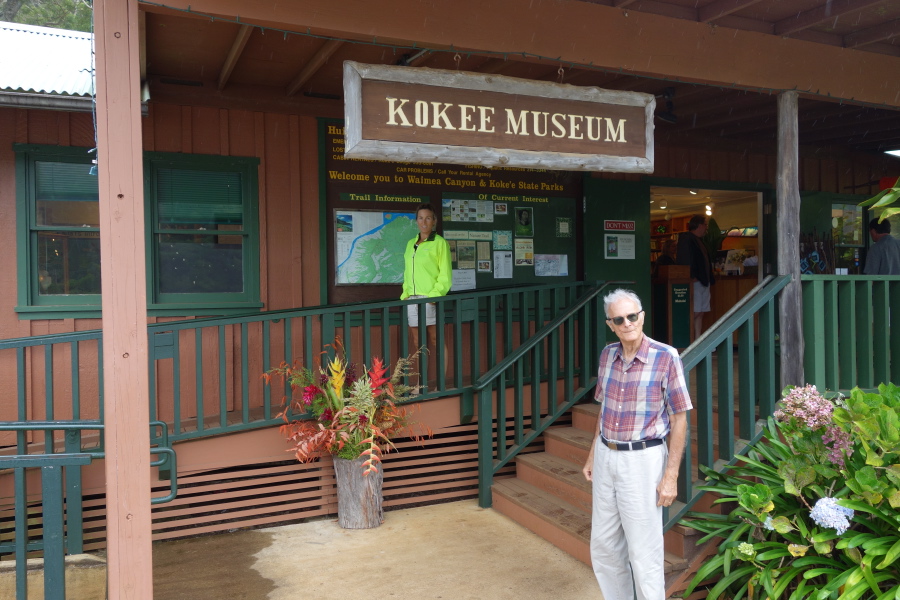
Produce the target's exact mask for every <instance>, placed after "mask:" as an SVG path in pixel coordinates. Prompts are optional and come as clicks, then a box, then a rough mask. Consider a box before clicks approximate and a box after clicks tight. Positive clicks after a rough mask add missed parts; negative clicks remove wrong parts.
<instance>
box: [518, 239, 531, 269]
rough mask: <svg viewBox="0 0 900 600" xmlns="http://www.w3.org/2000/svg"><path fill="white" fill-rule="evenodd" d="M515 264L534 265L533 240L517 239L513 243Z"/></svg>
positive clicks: (519, 265) (520, 265) (522, 265)
mask: <svg viewBox="0 0 900 600" xmlns="http://www.w3.org/2000/svg"><path fill="white" fill-rule="evenodd" d="M515 252H516V266H517V267H530V266H533V265H534V240H522V239H517V240H516V243H515Z"/></svg>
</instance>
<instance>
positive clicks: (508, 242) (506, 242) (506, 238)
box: [491, 229, 512, 250]
mask: <svg viewBox="0 0 900 600" xmlns="http://www.w3.org/2000/svg"><path fill="white" fill-rule="evenodd" d="M491 233H492V234H493V237H494V250H512V231H510V230H508V229H506V230H499V231H497V230H495V231H492V232H491Z"/></svg>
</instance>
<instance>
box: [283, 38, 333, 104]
mask: <svg viewBox="0 0 900 600" xmlns="http://www.w3.org/2000/svg"><path fill="white" fill-rule="evenodd" d="M343 45H344V42H343V41H341V40H328V41H327V42H325V43H324V44H322V47H321V48H319V51H318V52H316V54H315V56H313V57H312V58H311V59H310V60H309V62H308V63H306V66H305V67H303V70H302V71H300V74H299V75H297V77H295V78H294V80H293V81H292V82H291V83H290V84H288V86H287V89H286V93H287V95H288V96H293V95H294V94H296V93H297V92H299V91H300V88H301V87H303V84H304V83H306V82H307V81H309V79H310V78H311V77H312V76H313V75H315V74H316V71H318V70H319V69H321V68H322V65H324V64H325V63H326V62H327V61H328V59H329V58H331V55H332V54H334V53H335V52H337V51H338V48H340V47H341V46H343Z"/></svg>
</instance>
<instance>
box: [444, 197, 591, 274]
mask: <svg viewBox="0 0 900 600" xmlns="http://www.w3.org/2000/svg"><path fill="white" fill-rule="evenodd" d="M575 207H576V202H575V199H574V198H561V197H552V198H550V197H546V196H540V195H531V194H492V193H484V194H466V193H462V192H444V193H443V194H442V198H441V224H442V228H443V234H442V235H443V236H444V238H445V239H446V240H447V242H448V243H449V244H450V249H451V256H452V259H453V283H454V285H453V290H454V291H464V290H467V289H488V288H496V287H502V286H505V285H522V284H545V283H552V282H568V281H576V280H577V277H576V275H577V273H578V265H577V264H576V261H577V243H576V239H575Z"/></svg>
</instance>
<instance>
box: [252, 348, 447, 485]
mask: <svg viewBox="0 0 900 600" xmlns="http://www.w3.org/2000/svg"><path fill="white" fill-rule="evenodd" d="M333 348H334V350H335V356H334V358H332V359H330V360H328V361H327V362H326V364H325V366H324V367H323V368H322V369H321V371H320V373H319V374H318V376H316V375H314V374H313V373H312V372H311V371H310V370H309V369H306V368H303V367H298V366H290V365H288V364H286V363H282V364H281V365H279V366H278V367H275V368H273V369H270V370H269V371H267V372H266V373H264V374H263V379H264V380H265V381H266V383H267V384H269V383H271V381H272V379H273V378H278V379H279V380H283V381H287V382H288V383H289V384H290V386H291V389H292V390H300V394H299V397H298V398H292V399H288V398H285V400H284V411H283V412H281V413H280V414H279V415H278V416H279V417H281V418H282V419H284V425H282V426H281V431H282V433H283V434H285V436H286V437H287V439H288V441H290V442H291V443H292V444H293V448H291V449H290V450H289V451H292V452H294V454H295V455H296V457H297V460H299V461H300V462H310V461H312V460H314V459H316V458H318V457H319V456H320V455H321V454H322V453H324V452H327V453H330V454H333V455H335V456H337V457H339V458H346V459H350V460H353V459H356V458H361V457H365V458H366V460H365V461H364V462H363V471H364V473H363V474H364V475H368V474H369V473H373V472H376V471H377V470H378V463H380V462H381V455H382V454H383V453H385V452H389V451H390V450H391V449H396V448H395V446H394V444H393V443H392V442H391V439H392V438H393V437H396V436H397V435H399V434H400V433H401V432H404V433H407V434H411V435H412V436H413V437H414V438H415V439H421V437H422V436H423V435H429V436H430V435H431V431H430V430H427V428H424V429H423V427H422V426H418V424H415V423H413V422H412V421H411V420H410V418H409V412H408V409H407V408H405V407H403V406H398V403H399V402H401V401H403V400H406V399H407V398H409V397H410V396H412V395H413V394H414V393H415V392H416V391H417V389H418V388H415V387H410V386H407V385H405V384H403V383H402V381H403V378H404V377H406V376H408V375H413V374H414V373H413V371H412V367H413V365H414V364H415V360H416V356H417V355H418V352H416V353H414V354H411V355H410V356H407V357H405V358H401V359H399V360H398V361H397V364H396V365H395V366H394V370H393V372H391V373H390V374H388V369H387V367H386V366H385V364H384V361H383V360H382V359H380V358H373V359H372V366H371V368H370V369H368V370H366V369H362V373H361V374H358V368H357V366H356V365H355V364H348V363H347V361H346V359H345V358H344V357H343V346H342V344H341V343H340V340H338V341H337V342H335V344H334V346H333ZM323 354H324V353H323ZM295 395H296V394H295ZM296 415H301V418H300V419H299V420H298V419H295V418H294V417H295V416H296ZM307 415H308V416H311V417H312V418H308V417H306V418H303V417H304V416H307ZM416 431H421V432H422V433H421V434H419V433H416Z"/></svg>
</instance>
